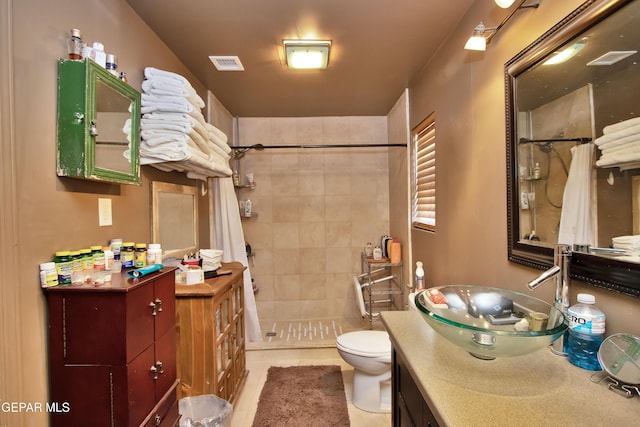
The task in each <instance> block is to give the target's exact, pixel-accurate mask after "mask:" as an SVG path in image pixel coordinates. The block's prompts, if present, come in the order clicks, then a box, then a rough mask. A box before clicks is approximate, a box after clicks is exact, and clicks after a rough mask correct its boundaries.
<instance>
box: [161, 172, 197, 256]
mask: <svg viewBox="0 0 640 427" xmlns="http://www.w3.org/2000/svg"><path fill="white" fill-rule="evenodd" d="M162 193H171V194H180V195H185V196H191V197H193V230H192V232H193V237H194V245H193V246H187V247H184V248H170V247H168V246H166V245H165V244H162V242H161V241H160V231H161V228H162V224H160V212H159V207H160V194H162ZM151 203H152V205H151V206H152V209H151V225H152V227H151V238H152V239H153V241H154V242H156V243H160V244H162V257H163V258H169V257H175V258H182V257H183V256H184V255H187V254H190V253H195V252H197V251H198V245H199V242H198V192H197V188H196V187H191V186H188V185H180V184H172V183H168V182H160V181H153V182H152V183H151Z"/></svg>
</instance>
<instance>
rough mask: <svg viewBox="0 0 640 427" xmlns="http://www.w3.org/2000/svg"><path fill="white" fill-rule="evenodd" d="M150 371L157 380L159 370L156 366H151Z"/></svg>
mask: <svg viewBox="0 0 640 427" xmlns="http://www.w3.org/2000/svg"><path fill="white" fill-rule="evenodd" d="M149 371H150V372H151V375H152V376H153V379H154V380H157V379H158V368H156V367H155V366H151V368H150V369H149Z"/></svg>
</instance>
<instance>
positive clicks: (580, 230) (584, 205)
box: [558, 143, 594, 245]
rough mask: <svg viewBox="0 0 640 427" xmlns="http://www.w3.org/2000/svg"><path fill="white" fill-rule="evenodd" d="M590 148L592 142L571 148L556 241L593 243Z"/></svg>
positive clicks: (591, 155) (591, 147) (591, 161)
mask: <svg viewBox="0 0 640 427" xmlns="http://www.w3.org/2000/svg"><path fill="white" fill-rule="evenodd" d="M593 147H594V144H593V143H588V144H581V145H578V146H575V147H573V148H572V149H571V155H572V160H571V166H570V168H569V176H568V178H567V183H566V185H565V187H564V196H563V198H562V214H561V216H560V230H559V232H558V243H562V244H567V245H573V244H574V243H578V244H588V245H593V244H594V241H593V224H592V222H591V171H592V167H593Z"/></svg>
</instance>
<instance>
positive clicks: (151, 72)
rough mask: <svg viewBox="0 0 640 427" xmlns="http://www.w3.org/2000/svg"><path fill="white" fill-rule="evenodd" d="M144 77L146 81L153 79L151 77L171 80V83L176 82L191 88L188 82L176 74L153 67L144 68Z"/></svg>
mask: <svg viewBox="0 0 640 427" xmlns="http://www.w3.org/2000/svg"><path fill="white" fill-rule="evenodd" d="M144 76H145V77H146V78H148V79H150V78H153V77H163V78H167V79H171V80H172V81H173V80H175V81H176V82H178V83H182V84H183V85H185V86H191V83H189V80H187V79H186V78H184V76H181V75H180V74H178V73H173V72H171V71H165V70H160V69H158V68H154V67H145V69H144Z"/></svg>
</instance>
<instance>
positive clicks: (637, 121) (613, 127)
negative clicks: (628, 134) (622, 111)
mask: <svg viewBox="0 0 640 427" xmlns="http://www.w3.org/2000/svg"><path fill="white" fill-rule="evenodd" d="M636 125H640V117H634V118H631V119H627V120H624V121H621V122H618V123H613V124H610V125H607V126H605V127H604V128H603V129H602V133H604V134H605V135H606V134H609V133H615V132H618V131H622V130H624V129H627V128H629V127H633V126H636Z"/></svg>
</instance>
